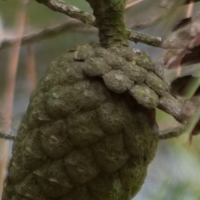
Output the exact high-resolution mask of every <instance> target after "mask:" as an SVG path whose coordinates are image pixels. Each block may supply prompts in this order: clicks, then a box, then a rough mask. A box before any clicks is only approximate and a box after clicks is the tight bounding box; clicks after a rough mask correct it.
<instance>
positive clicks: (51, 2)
mask: <svg viewBox="0 0 200 200" xmlns="http://www.w3.org/2000/svg"><path fill="white" fill-rule="evenodd" d="M36 1H37V2H38V3H41V4H44V5H45V6H47V7H48V8H50V9H51V10H53V11H56V12H60V13H63V14H65V15H68V16H69V17H72V18H74V19H77V20H79V21H81V22H83V23H84V24H89V25H92V26H96V23H95V18H94V16H93V15H91V14H89V13H87V12H85V11H82V10H80V9H79V8H76V7H75V6H71V5H68V4H66V3H65V2H63V1H61V0H36ZM127 34H128V36H129V40H131V41H133V42H135V43H137V42H141V43H145V44H148V45H151V46H155V47H161V44H162V39H161V38H160V37H155V36H150V35H146V34H143V33H138V32H135V31H131V30H129V29H127Z"/></svg>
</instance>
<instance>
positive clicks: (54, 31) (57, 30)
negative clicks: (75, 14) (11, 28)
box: [0, 20, 88, 50]
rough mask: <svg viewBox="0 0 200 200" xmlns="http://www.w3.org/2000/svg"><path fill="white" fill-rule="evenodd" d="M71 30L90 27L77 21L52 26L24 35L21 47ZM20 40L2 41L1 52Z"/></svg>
mask: <svg viewBox="0 0 200 200" xmlns="http://www.w3.org/2000/svg"><path fill="white" fill-rule="evenodd" d="M71 29H73V30H74V29H75V30H76V29H77V30H80V29H81V30H82V31H83V30H86V31H87V30H88V27H87V26H86V25H84V24H82V23H81V22H78V21H75V20H69V21H67V22H64V23H62V24H59V25H56V26H52V27H49V28H47V29H44V30H40V31H37V32H33V33H30V34H27V35H24V36H23V37H22V38H21V45H26V44H30V43H36V42H39V41H41V40H44V39H46V38H51V37H55V36H57V35H59V34H61V33H63V32H65V31H69V30H71ZM18 39H19V38H12V39H4V40H3V41H2V44H1V45H0V50H1V49H5V48H8V47H10V46H12V45H13V43H15V42H16V40H18Z"/></svg>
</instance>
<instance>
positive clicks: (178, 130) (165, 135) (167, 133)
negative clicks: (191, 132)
mask: <svg viewBox="0 0 200 200" xmlns="http://www.w3.org/2000/svg"><path fill="white" fill-rule="evenodd" d="M183 133H184V127H183V126H178V127H175V128H173V129H170V130H164V131H161V132H160V133H159V139H160V140H166V139H171V138H176V137H179V136H180V135H182V134H183Z"/></svg>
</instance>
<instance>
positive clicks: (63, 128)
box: [2, 0, 179, 200]
mask: <svg viewBox="0 0 200 200" xmlns="http://www.w3.org/2000/svg"><path fill="white" fill-rule="evenodd" d="M89 2H90V3H91V6H92V7H93V8H94V10H95V16H96V18H97V23H98V24H101V25H99V28H100V41H101V45H102V46H106V47H109V48H107V49H105V48H103V47H101V46H99V45H84V46H78V47H74V48H71V50H70V51H69V52H67V53H66V54H65V55H63V56H62V57H61V58H60V59H58V60H57V61H56V62H53V63H52V65H51V67H50V68H49V70H48V71H47V73H46V75H45V76H44V77H43V78H42V80H41V81H40V82H39V84H38V85H37V88H36V89H35V90H34V91H33V92H32V94H31V97H30V103H29V106H28V109H27V112H26V114H25V115H24V118H23V120H22V122H21V125H20V128H19V130H18V134H17V137H16V139H15V141H14V145H13V149H12V158H11V161H10V164H9V168H8V175H7V177H6V180H5V184H4V191H3V197H2V200H36V199H37V200H94V199H95V200H130V199H132V197H134V196H135V195H136V194H137V192H138V191H139V190H140V188H141V186H142V184H143V182H144V180H145V177H146V172H147V167H148V164H149V163H150V161H151V160H152V159H153V157H154V155H155V152H156V147H157V143H158V130H157V124H156V122H155V108H156V107H157V106H159V105H162V106H163V105H164V108H167V109H168V110H171V109H169V108H170V106H171V105H172V103H169V102H175V103H176V104H177V105H178V103H177V102H176V101H175V100H174V98H173V97H172V96H170V95H169V94H168V93H167V88H166V85H165V83H164V82H163V81H162V75H161V74H162V73H160V69H159V70H157V68H156V65H155V64H153V63H152V62H151V60H150V58H149V57H148V56H147V55H146V54H145V52H142V51H139V50H135V51H132V50H129V49H128V48H127V47H124V46H126V44H127V39H126V36H125V34H124V31H123V28H119V29H118V24H114V25H113V27H116V28H113V29H112V30H111V31H110V30H109V27H107V26H108V25H109V24H110V23H111V22H112V18H113V17H114V16H115V12H116V18H114V19H117V20H116V21H115V22H117V21H118V18H119V17H118V15H117V14H120V16H121V19H120V20H121V21H120V20H119V25H120V27H122V26H121V25H122V24H123V14H122V13H123V3H124V2H121V1H118V0H116V1H114V0H113V1H105V2H107V3H105V2H104V1H93V2H92V1H89ZM95 2H97V3H95ZM99 2H100V3H99ZM101 2H104V3H101ZM113 2H115V3H116V4H114V5H115V6H114V7H113ZM104 4H105V5H107V6H108V8H109V9H104V8H105V7H104ZM117 5H120V6H121V7H118V9H119V10H116V9H113V8H116V6H117ZM98 9H99V10H103V12H105V13H104V14H105V16H108V15H109V13H110V12H111V11H112V18H109V17H108V18H107V17H105V19H104V20H105V27H104V25H102V24H103V22H101V20H100V18H101V17H102V16H101V14H102V13H101V12H98V11H97V10H98ZM118 11H119V12H118ZM108 12H109V13H108ZM98 16H100V18H98ZM106 20H110V22H109V23H107V22H106ZM123 26H124V25H123ZM106 27H107V28H106ZM116 30H117V33H116V32H115V31H116ZM161 71H162V70H161ZM163 97H167V98H168V99H169V101H167V102H166V101H163ZM167 109H165V110H167ZM178 110H179V109H178ZM176 111H177V110H176V109H175V113H177V112H178V111H177V112H176Z"/></svg>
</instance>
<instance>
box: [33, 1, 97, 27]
mask: <svg viewBox="0 0 200 200" xmlns="http://www.w3.org/2000/svg"><path fill="white" fill-rule="evenodd" d="M36 1H37V2H38V3H41V4H44V5H45V6H47V7H48V8H50V9H51V10H53V11H56V12H60V13H63V14H65V15H67V16H69V17H71V18H74V19H77V20H79V21H81V22H83V23H84V24H89V25H92V26H95V17H94V16H93V15H91V14H90V13H88V12H85V11H83V10H80V9H79V8H77V7H75V6H71V5H68V4H66V3H65V2H64V1H61V0H36Z"/></svg>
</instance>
